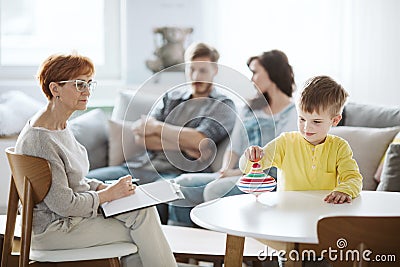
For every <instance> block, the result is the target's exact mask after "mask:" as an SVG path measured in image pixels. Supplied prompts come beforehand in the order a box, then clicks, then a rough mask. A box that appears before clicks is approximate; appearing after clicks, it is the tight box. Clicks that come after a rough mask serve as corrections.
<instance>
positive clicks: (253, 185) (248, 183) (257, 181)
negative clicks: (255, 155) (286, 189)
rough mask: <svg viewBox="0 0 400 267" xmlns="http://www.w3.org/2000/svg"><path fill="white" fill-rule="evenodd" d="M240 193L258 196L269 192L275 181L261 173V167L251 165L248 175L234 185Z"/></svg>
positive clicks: (255, 164)
mask: <svg viewBox="0 0 400 267" xmlns="http://www.w3.org/2000/svg"><path fill="white" fill-rule="evenodd" d="M236 186H237V187H238V188H239V189H240V191H242V192H245V193H250V194H254V195H256V196H258V195H259V194H261V193H263V192H270V191H272V190H274V188H275V187H276V180H275V179H274V178H273V177H272V176H269V175H267V174H265V173H264V172H263V170H262V169H261V165H260V164H259V163H257V162H255V163H253V166H252V167H251V170H250V173H248V174H246V175H244V176H242V177H241V178H240V179H239V181H238V182H237V183H236Z"/></svg>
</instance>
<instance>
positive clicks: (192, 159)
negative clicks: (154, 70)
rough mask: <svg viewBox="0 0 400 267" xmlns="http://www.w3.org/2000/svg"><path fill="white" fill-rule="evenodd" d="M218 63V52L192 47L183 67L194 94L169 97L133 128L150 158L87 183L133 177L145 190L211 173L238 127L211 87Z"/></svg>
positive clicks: (94, 174)
mask: <svg viewBox="0 0 400 267" xmlns="http://www.w3.org/2000/svg"><path fill="white" fill-rule="evenodd" d="M218 59H219V53H218V51H217V50H216V49H215V48H213V47H211V46H209V45H207V44H204V43H195V44H192V45H191V46H190V47H188V49H187V50H186V52H185V61H186V63H187V64H186V75H187V76H188V78H189V79H190V90H188V88H178V89H174V90H172V91H170V92H168V93H166V94H165V95H164V97H163V99H162V102H161V103H159V105H157V108H156V109H155V110H154V111H153V112H152V113H151V114H150V115H149V116H148V117H146V116H144V117H142V119H140V121H139V122H137V123H135V125H137V126H136V127H135V128H134V129H133V134H135V135H136V138H135V140H136V142H137V143H139V144H144V145H145V148H146V150H147V153H146V155H144V156H142V157H141V158H140V160H138V159H132V160H129V159H128V160H127V163H125V164H124V165H122V166H111V167H106V168H101V169H96V170H93V171H91V172H90V173H89V175H88V177H91V178H96V179H100V180H109V179H117V178H119V177H121V176H123V175H126V174H132V176H134V177H136V178H139V179H140V181H139V184H145V183H149V182H153V181H156V180H158V179H160V178H173V177H175V176H177V175H179V174H181V173H186V172H208V171H210V169H209V166H210V165H211V163H212V161H213V159H214V155H215V153H216V146H217V145H218V143H219V142H221V141H222V140H223V139H224V138H225V137H226V136H227V135H228V134H229V133H230V132H231V131H232V129H233V126H234V123H235V112H234V111H235V107H234V103H233V101H232V100H231V99H229V98H228V97H227V96H226V95H224V94H222V93H221V92H220V91H219V89H218V88H216V87H215V86H214V84H213V80H214V77H215V76H216V75H217V73H218V66H217V62H218ZM186 87H187V86H186ZM164 223H165V221H164Z"/></svg>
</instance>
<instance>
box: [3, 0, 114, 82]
mask: <svg viewBox="0 0 400 267" xmlns="http://www.w3.org/2000/svg"><path fill="white" fill-rule="evenodd" d="M119 2H120V1H119V0H85V1H80V0H65V1H64V0H58V1H54V0H0V79H3V80H14V79H26V80H31V79H32V77H33V75H35V74H36V71H37V67H38V65H39V64H40V63H41V62H42V61H43V60H44V59H45V58H47V57H48V56H49V55H51V54H54V53H70V52H72V51H77V52H78V53H79V54H82V55H85V56H88V57H90V58H91V59H92V60H93V61H94V63H95V66H96V76H97V78H101V79H120V78H121V77H120V76H121V49H120V39H121V38H120V6H119V5H120V3H119Z"/></svg>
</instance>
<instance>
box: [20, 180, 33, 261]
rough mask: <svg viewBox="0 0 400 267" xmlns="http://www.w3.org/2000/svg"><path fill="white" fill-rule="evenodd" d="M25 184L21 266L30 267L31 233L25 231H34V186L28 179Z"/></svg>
mask: <svg viewBox="0 0 400 267" xmlns="http://www.w3.org/2000/svg"><path fill="white" fill-rule="evenodd" d="M24 182H25V184H24V187H25V188H24V203H23V211H22V232H21V250H20V259H19V264H20V265H19V266H22V267H28V266H29V252H30V249H31V234H32V233H31V231H26V230H25V229H32V217H33V206H34V204H33V190H32V185H31V183H30V182H29V180H28V179H27V178H25V181H24Z"/></svg>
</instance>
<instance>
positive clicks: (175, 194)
mask: <svg viewBox="0 0 400 267" xmlns="http://www.w3.org/2000/svg"><path fill="white" fill-rule="evenodd" d="M183 198H185V197H184V196H183V194H182V192H181V190H180V186H179V185H178V184H176V183H173V182H169V181H164V180H163V181H157V182H154V183H149V184H144V185H140V186H137V187H136V189H135V193H134V194H133V195H130V196H127V197H124V198H120V199H116V200H113V201H110V202H106V203H103V204H102V205H101V206H100V208H101V211H102V213H103V215H104V217H105V218H108V217H110V216H114V215H117V214H120V213H124V212H128V211H132V210H137V209H142V208H146V207H150V206H154V205H157V204H160V203H167V202H171V201H174V200H178V199H183Z"/></svg>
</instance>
